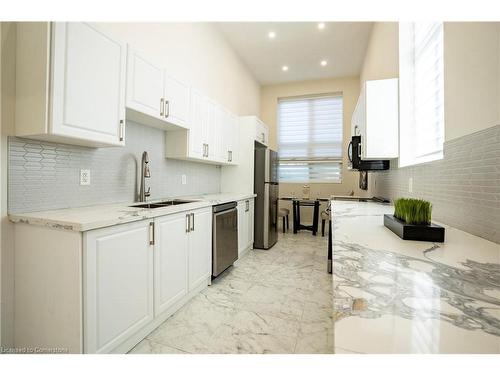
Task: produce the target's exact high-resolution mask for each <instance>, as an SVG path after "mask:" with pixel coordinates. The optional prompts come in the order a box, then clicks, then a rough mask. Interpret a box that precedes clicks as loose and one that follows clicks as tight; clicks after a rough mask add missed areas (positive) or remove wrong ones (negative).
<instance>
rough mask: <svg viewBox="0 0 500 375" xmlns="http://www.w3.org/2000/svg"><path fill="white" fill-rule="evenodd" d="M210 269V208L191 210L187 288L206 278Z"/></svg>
mask: <svg viewBox="0 0 500 375" xmlns="http://www.w3.org/2000/svg"><path fill="white" fill-rule="evenodd" d="M211 270H212V210H211V208H207V209H202V210H197V211H194V212H192V216H191V230H190V232H189V272H188V275H189V290H190V291H191V290H193V289H194V288H196V287H197V286H199V285H200V283H202V282H204V281H206V280H207V278H208V277H209V276H210V275H211V273H212V272H211Z"/></svg>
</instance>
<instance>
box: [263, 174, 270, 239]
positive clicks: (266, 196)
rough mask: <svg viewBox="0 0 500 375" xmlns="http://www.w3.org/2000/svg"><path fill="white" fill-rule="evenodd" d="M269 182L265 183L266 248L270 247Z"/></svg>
mask: <svg viewBox="0 0 500 375" xmlns="http://www.w3.org/2000/svg"><path fill="white" fill-rule="evenodd" d="M269 194H270V192H269V184H264V248H266V249H267V248H268V247H269V219H270V217H269Z"/></svg>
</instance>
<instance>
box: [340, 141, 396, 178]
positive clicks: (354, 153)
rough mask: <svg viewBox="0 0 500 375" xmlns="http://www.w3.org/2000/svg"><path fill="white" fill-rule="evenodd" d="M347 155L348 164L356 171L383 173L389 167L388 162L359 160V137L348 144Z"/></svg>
mask: <svg viewBox="0 0 500 375" xmlns="http://www.w3.org/2000/svg"><path fill="white" fill-rule="evenodd" d="M347 154H348V155H349V162H350V163H351V165H352V169H356V170H358V171H384V170H386V169H389V167H390V162H389V160H361V136H360V135H355V136H353V137H352V139H351V142H349V148H348V150H347Z"/></svg>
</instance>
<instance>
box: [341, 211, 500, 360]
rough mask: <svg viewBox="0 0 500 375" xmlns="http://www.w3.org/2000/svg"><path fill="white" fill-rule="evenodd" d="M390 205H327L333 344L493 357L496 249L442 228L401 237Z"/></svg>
mask: <svg viewBox="0 0 500 375" xmlns="http://www.w3.org/2000/svg"><path fill="white" fill-rule="evenodd" d="M393 209H394V208H393V207H392V206H391V205H387V204H380V203H374V202H343V201H332V225H333V231H332V239H333V286H334V320H335V327H334V329H335V335H334V336H335V346H336V347H339V348H343V349H345V350H347V351H352V352H359V353H500V245H499V244H496V243H494V242H491V241H487V240H485V239H483V238H480V237H477V236H474V235H472V234H469V233H466V232H464V231H461V230H458V229H455V228H452V227H449V226H446V225H443V224H441V225H443V226H444V227H445V228H446V234H445V242H444V243H432V242H419V241H405V240H402V239H400V238H399V237H398V236H397V235H396V234H394V233H392V232H391V231H390V230H389V229H387V228H386V227H385V226H384V223H383V215H384V214H392V213H393Z"/></svg>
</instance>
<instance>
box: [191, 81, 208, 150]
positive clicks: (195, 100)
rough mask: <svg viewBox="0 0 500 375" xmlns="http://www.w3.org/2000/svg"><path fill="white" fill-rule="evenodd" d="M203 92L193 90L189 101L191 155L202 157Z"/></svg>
mask: <svg viewBox="0 0 500 375" xmlns="http://www.w3.org/2000/svg"><path fill="white" fill-rule="evenodd" d="M203 100H204V98H203V94H201V93H200V92H199V91H196V90H191V100H190V103H189V107H190V110H189V157H192V158H199V159H202V158H203V157H204V144H205V140H204V138H203V137H204V131H205V130H204V128H203V127H204V123H203V120H204V119H203Z"/></svg>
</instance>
